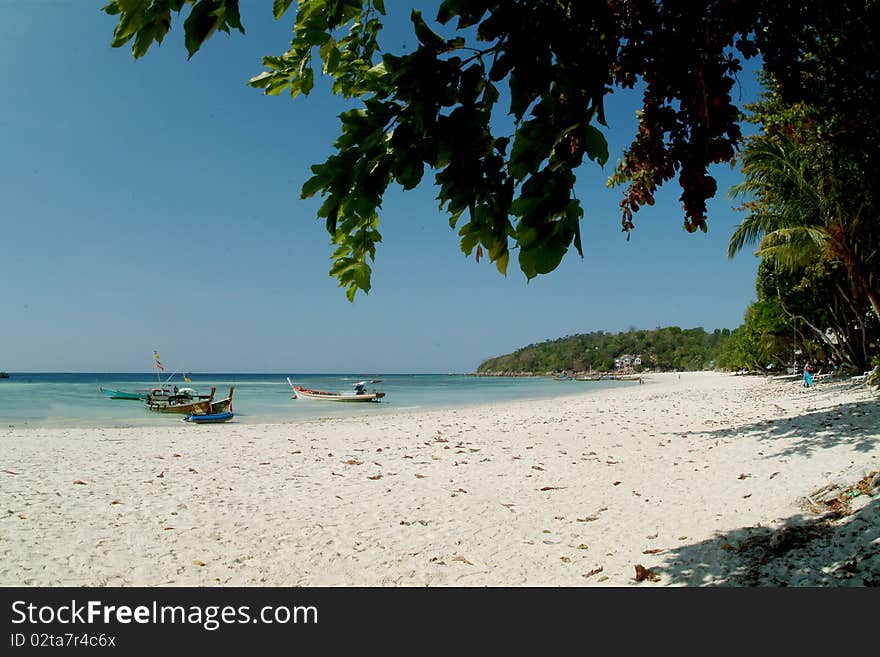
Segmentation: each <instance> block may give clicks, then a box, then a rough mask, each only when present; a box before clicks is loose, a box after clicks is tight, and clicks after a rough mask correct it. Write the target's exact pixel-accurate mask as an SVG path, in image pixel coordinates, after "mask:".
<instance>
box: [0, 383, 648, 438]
mask: <svg viewBox="0 0 880 657" xmlns="http://www.w3.org/2000/svg"><path fill="white" fill-rule="evenodd" d="M10 374H11V378H9V379H0V427H7V426H16V427H18V426H34V427H118V426H161V425H168V424H169V423H171V424H173V423H175V422H180V421H181V416H179V415H176V414H165V413H156V412H153V411H149V410H147V409H146V408H145V406H144V404H143V402H139V401H126V400H115V399H108V398H107V397H105V396H104V395H103V394H102V393H101V392H100V391H99V390H98V386H104V387H105V388H111V389H115V390H125V391H138V390H144V389H148V388H150V387H154V386H156V384H157V380H156V376H155V374H153V375H150V374H119V373H115V374H99V373H98V374H96V373H92V374H83V373H77V374H55V373H52V374H39V373H15V372H10ZM287 376H290V378H291V380H292V381H293V382H294V383H295V384H297V385H303V386H305V387H307V388H313V389H317V390H329V391H345V392H349V391H351V390H352V388H353V384H354V383H355V382H357V381H360V380H363V379H373V378H379V379H382V383H379V384H374V385H370V386H368V389H373V388H375V389H376V390H381V391H384V392H385V393H386V396H385V398H384V399H383V400H382V402H381V403H378V404H373V403H369V404H368V403H361V404H344V403H333V402H326V401H318V400H311V399H305V398H299V399H291V390H290V386H288V384H287V380H286V377H287ZM191 379H192V381H191V382H190V383H185V382H184V381H183V379H182V378H181V377H180V376H179V375H178V376H176V377H174V378H173V379H172V380H171V385H178V386H180V387H184V386H186V387H191V388H195V389H196V390H197V391H198V392H199V393H203V394H208V393H209V392H210V391H211V387H212V386H216V388H217V392H216V395H215V397H216V398H218V399H222V398H224V397H226V395H227V393H228V392H229V386H231V385H234V386H235V394H234V395H233V403H232V407H233V411H234V412H235V421H237V422H241V423H243V424H256V423H266V422H290V421H296V420H305V419H314V418H321V417H341V416H345V417H349V416H358V415H371V414H376V413H385V412H389V411H392V412H393V411H407V410H415V409H425V408H458V407H463V406H470V405H477V404H486V403H493V402H503V401H512V400H516V399H542V398H549V397H557V396H559V395H566V394H577V393H582V392H584V391H590V390H597V389H600V388H608V387H613V386H621V385H631V384H628V383H624V382H615V381H600V382H589V383H587V382H580V381H554V380H553V379H550V378H514V377H473V376H463V375H445V374H388V375H382V374H300V375H295V374H291V375H286V374H192V375H191ZM165 380H166V379H163V382H164V381H165Z"/></svg>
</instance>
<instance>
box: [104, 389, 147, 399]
mask: <svg viewBox="0 0 880 657" xmlns="http://www.w3.org/2000/svg"><path fill="white" fill-rule="evenodd" d="M98 390H100V391H101V392H103V393H104V394H105V395H107V396H108V397H109V398H110V399H131V400H144V399H146V398H147V392H146V391H144V392H126V391H125V390H112V389H110V388H105V387H104V386H98Z"/></svg>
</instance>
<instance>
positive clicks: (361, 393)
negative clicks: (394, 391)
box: [287, 377, 385, 402]
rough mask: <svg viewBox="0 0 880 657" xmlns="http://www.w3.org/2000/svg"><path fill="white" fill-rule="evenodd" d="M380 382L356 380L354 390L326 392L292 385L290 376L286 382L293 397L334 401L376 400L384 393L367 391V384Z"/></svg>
mask: <svg viewBox="0 0 880 657" xmlns="http://www.w3.org/2000/svg"><path fill="white" fill-rule="evenodd" d="M381 382H382V379H372V380H370V381H358V382H357V383H355V384H354V392H326V391H324V390H312V389H311V388H305V387H303V386H296V385H293V381H291V380H290V377H288V378H287V383H288V384H289V385H290V389H291V390H293V395H291V397H292V398H293V399H296V398H297V397H306V398H307V399H320V400H321V401H335V402H378V401H379V400H380V399H382V397H384V396H385V393H384V392H377V391H375V390H372V391H369V392H367V384H369V383H381Z"/></svg>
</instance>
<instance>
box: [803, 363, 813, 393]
mask: <svg viewBox="0 0 880 657" xmlns="http://www.w3.org/2000/svg"><path fill="white" fill-rule="evenodd" d="M812 385H813V375H812V374H810V363H809V362H807V363H804V388H809V387H810V386H812Z"/></svg>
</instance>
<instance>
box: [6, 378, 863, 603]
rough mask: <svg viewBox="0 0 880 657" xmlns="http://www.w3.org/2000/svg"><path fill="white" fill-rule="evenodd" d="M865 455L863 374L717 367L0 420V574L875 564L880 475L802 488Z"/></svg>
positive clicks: (854, 468)
mask: <svg viewBox="0 0 880 657" xmlns="http://www.w3.org/2000/svg"><path fill="white" fill-rule="evenodd" d="M560 385H565V386H569V385H582V386H584V390H585V391H586V390H588V389H589V386H590V385H591V384H590V383H577V382H572V383H565V384H560ZM292 403H295V402H292ZM878 469H880V409H878V403H877V397H876V394H874V393H872V392H871V390H870V389H869V388H867V387H866V386H864V385H854V384H847V383H822V384H820V385H817V386H815V387H814V388H811V389H804V388H803V387H802V386H801V385H800V384H799V383H798V382H797V381H793V380H778V379H777V380H774V379H767V378H761V377H745V376H733V375H729V374H721V373H685V374H681V375H677V374H652V375H646V376H645V385H630V386H626V387H621V388H618V389H612V390H601V391H596V392H593V393H585V394H583V395H576V396H566V397H562V398H557V399H554V400H541V401H522V402H515V403H504V404H497V405H487V406H479V407H472V408H466V409H455V410H431V411H420V412H409V413H403V412H402V413H399V414H381V415H378V414H377V415H376V416H375V417H374V418H370V419H363V418H357V419H330V420H320V421H309V422H296V423H289V424H264V425H237V424H235V423H229V424H224V425H211V426H192V425H189V424H186V423H184V422H170V423H169V427H168V428H118V429H34V428H30V429H23V428H17V427H6V428H3V429H0V514H2V515H0V555H2V558H0V584H2V585H35V586H58V585H76V586H79V585H85V586H104V585H111V586H129V585H137V586H144V585H150V586H152V585H157V586H182V585H188V586H227V585H228V586H233V585H235V586H242V585H243V586H263V585H266V586H268V585H272V586H289V585H305V586H310V585H331V586H337V585H342V586H352V585H355V586H425V585H428V586H484V585H490V586H544V585H548V586H642V587H645V586H649V587H655V586H704V585H716V586H745V585H764V586H779V585H789V586H804V585H811V586H815V585H828V586H841V585H845V586H865V585H877V584H878V583H880V581H878V580H880V575H878V573H880V519H878V516H880V511H878V502H877V495H876V492H877V491H876V489H874V493H875V495H874V497H873V498H872V497H871V496H869V495H866V494H861V495H858V496H855V497H852V499H851V500H850V497H849V496H845V499H846V501H847V503H848V506H849V508H847V509H846V511H847V513H845V514H838V515H837V516H835V515H834V514H831V515H829V514H828V513H824V514H817V513H815V511H817V510H818V511H826V512H827V511H828V507H827V505H821V504H820V502H819V500H817V499H814V500H813V501H814V502H816V503H817V504H819V507H818V508H817V507H815V506H814V507H813V510H812V511H810V510H806V509H805V508H804V498H805V497H806V496H809V495H810V494H811V493H813V492H815V491H817V490H818V489H821V488H823V487H826V486H828V485H830V484H836V485H837V486H839V487H840V488H839V489H837V490H836V491H833V494H832V495H837V494H838V493H840V492H843V491H844V490H845V489H846V488H847V487H849V486H851V485H852V484H855V483H856V482H858V481H859V480H860V479H863V478H864V477H865V476H866V475H869V474H870V473H872V472H876V471H877V470H878ZM825 497H828V494H826V495H825ZM637 565H638V566H640V567H641V568H642V569H641V570H639V569H637V568H636V566H637ZM637 570H638V571H639V572H640V573H641V576H642V577H643V579H641V581H637V579H636V573H637Z"/></svg>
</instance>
